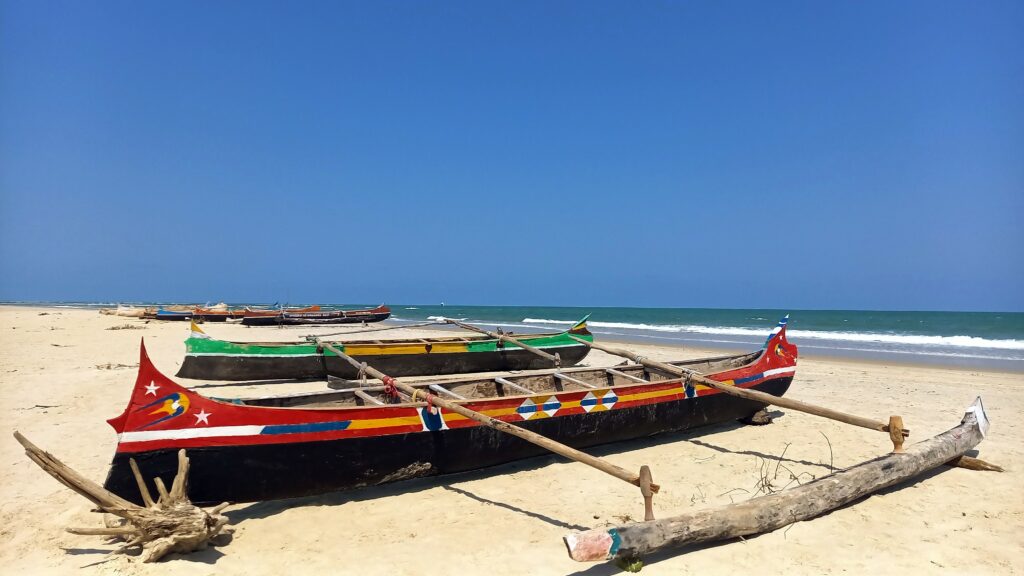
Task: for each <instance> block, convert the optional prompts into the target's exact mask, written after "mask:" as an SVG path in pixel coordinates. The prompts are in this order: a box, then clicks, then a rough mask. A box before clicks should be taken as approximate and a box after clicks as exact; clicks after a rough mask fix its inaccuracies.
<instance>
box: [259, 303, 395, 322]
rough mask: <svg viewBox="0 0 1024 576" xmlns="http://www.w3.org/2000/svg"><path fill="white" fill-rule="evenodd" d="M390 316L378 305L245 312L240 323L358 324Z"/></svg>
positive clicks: (383, 307)
mask: <svg viewBox="0 0 1024 576" xmlns="http://www.w3.org/2000/svg"><path fill="white" fill-rule="evenodd" d="M390 317H391V309H390V308H388V307H387V306H378V307H377V308H372V309H369V310H322V311H318V312H283V313H279V314H275V315H272V316H268V315H265V314H258V315H252V314H250V313H248V312H246V314H245V317H243V318H242V324H244V325H246V326H299V325H318V324H359V323H362V322H381V321H383V320H387V319H388V318H390Z"/></svg>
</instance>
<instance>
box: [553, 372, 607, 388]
mask: <svg viewBox="0 0 1024 576" xmlns="http://www.w3.org/2000/svg"><path fill="white" fill-rule="evenodd" d="M552 376H554V377H555V378H558V379H559V380H565V381H566V382H572V383H573V384H576V385H577V386H582V387H584V388H590V389H594V388H597V386H594V385H593V384H589V383H587V382H584V381H583V380H577V379H576V378H573V377H572V376H566V375H565V374H562V373H561V372H555V373H554V374H552Z"/></svg>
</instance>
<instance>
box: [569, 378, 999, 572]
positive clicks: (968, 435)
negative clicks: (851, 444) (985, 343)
mask: <svg viewBox="0 0 1024 576" xmlns="http://www.w3.org/2000/svg"><path fill="white" fill-rule="evenodd" d="M987 428H988V418H986V417H985V411H984V408H983V407H982V405H981V398H978V400H976V401H975V403H974V405H973V406H971V407H970V408H968V410H967V413H966V414H964V419H963V420H962V421H961V423H960V425H959V426H957V427H955V428H953V429H951V430H949V431H947V432H943V433H942V434H939V435H938V436H935V437H934V438H929V439H928V440H926V441H924V442H921V443H919V444H915V445H914V446H911V447H910V448H909V449H908V450H907V451H906V452H905V453H902V454H889V455H887V456H883V457H881V458H875V459H873V460H868V461H867V462H864V463H862V464H858V465H857V466H854V467H852V468H848V469H846V470H843V471H841V472H836V473H835V474H829V475H828V476H824V477H822V478H818V479H817V480H814V481H811V482H808V483H807V484H804V485H802V486H800V487H798V488H793V489H791V490H784V491H782V492H777V493H775V494H771V495H768V496H761V497H759V498H752V499H750V500H747V501H746V502H740V503H737V504H728V505H725V506H718V507H716V508H710V509H707V510H698V511H696V512H689V513H686V514H681V515H679V516H675V517H672V518H666V519H663V520H655V521H654V522H636V523H633V524H624V525H621V526H613V527H608V528H596V529H593V530H587V531H586V532H577V533H574V534H569V535H567V536H565V537H564V538H563V540H564V542H565V545H566V547H567V548H568V551H569V556H570V557H571V558H572V559H573V560H576V561H579V562H596V561H602V560H612V559H625V558H635V557H637V556H639V555H641V554H648V553H651V552H656V551H659V550H665V549H668V548H678V547H680V546H686V545H690V544H698V543H701V542H712V541H717V540H731V539H734V538H738V537H742V536H749V535H751V534H760V533H762V532H768V531H771V530H777V529H779V528H781V527H783V526H786V525H788V524H792V523H794V522H800V521H803V520H809V519H811V518H814V517H816V516H820V515H821V514H824V513H826V512H829V511H831V510H835V509H836V508H839V507H840V506H844V505H846V504H849V503H850V502H854V501H856V500H857V499H859V498H863V497H864V496H867V495H868V494H872V493H874V492H877V491H879V490H881V489H883V488H887V487H889V486H892V485H894V484H898V483H900V482H903V481H905V480H908V479H910V478H913V477H915V476H918V475H919V474H922V473H924V472H927V471H928V470H931V469H933V468H936V467H938V466H941V465H942V464H944V463H946V462H949V461H950V460H951V459H953V458H956V457H958V456H961V455H963V454H964V453H965V452H967V451H968V450H970V449H972V448H974V447H975V446H977V445H978V443H979V442H981V440H982V439H983V438H984V436H985V433H986V431H987Z"/></svg>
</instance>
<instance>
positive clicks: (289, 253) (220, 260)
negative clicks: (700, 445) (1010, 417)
mask: <svg viewBox="0 0 1024 576" xmlns="http://www.w3.org/2000/svg"><path fill="white" fill-rule="evenodd" d="M0 299H5V300H10V299H19V300H21V299H31V300H82V299H84V300H105V301H110V300H139V299H142V300H194V301H208V300H228V301H276V300H282V301H283V300H287V301H291V302H303V301H306V302H309V301H323V302H379V301H388V302H427V303H429V302H438V301H442V300H443V301H447V302H449V303H455V302H457V303H465V304H524V305H530V304H533V305H581V306H598V305H609V306H679V307H703V306H710V307H776V308H790V307H791V308H871V309H925V310H930V309H940V310H1018V311H1019V310H1024V4H1022V3H1020V2H981V3H970V2H954V3H950V2H848V3H836V2H809V1H807V2H772V3H765V2H718V1H709V2H675V3H665V2H642V3H638V2H515V3H512V2H503V3H493V2H466V3H462V2H458V3H456V2H444V3H441V2H360V3H354V2H304V3H297V4H293V3H286V2H272V3H260V2H248V1H246V2H241V1H222V2H155V1H144V2H138V1H134V0H133V1H125V2H106V1H101V2H93V3H83V2H52V1H9V0H3V1H0Z"/></svg>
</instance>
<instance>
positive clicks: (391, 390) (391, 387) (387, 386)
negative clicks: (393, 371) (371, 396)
mask: <svg viewBox="0 0 1024 576" xmlns="http://www.w3.org/2000/svg"><path fill="white" fill-rule="evenodd" d="M380 381H381V382H383V383H384V393H385V394H387V395H388V396H391V397H392V398H396V397H398V388H397V387H396V386H395V379H394V378H392V377H391V376H385V377H383V378H381V379H380Z"/></svg>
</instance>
